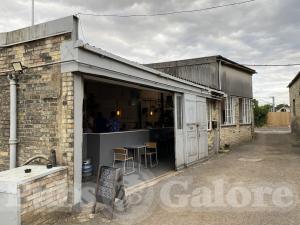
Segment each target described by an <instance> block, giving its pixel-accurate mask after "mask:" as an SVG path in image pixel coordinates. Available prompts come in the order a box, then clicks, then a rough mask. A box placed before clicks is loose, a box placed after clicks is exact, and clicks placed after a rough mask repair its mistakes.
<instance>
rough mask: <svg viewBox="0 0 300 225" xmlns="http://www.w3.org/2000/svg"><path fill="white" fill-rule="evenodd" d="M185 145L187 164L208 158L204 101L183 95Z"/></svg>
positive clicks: (193, 96) (196, 97)
mask: <svg viewBox="0 0 300 225" xmlns="http://www.w3.org/2000/svg"><path fill="white" fill-rule="evenodd" d="M184 105H185V123H186V124H185V125H186V127H185V129H186V134H185V145H186V159H187V164H191V163H193V162H196V161H198V160H200V159H202V158H205V157H207V156H208V135H207V106H206V99H205V98H202V97H198V96H196V95H187V94H186V95H185V101H184Z"/></svg>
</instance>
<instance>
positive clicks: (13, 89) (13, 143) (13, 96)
mask: <svg viewBox="0 0 300 225" xmlns="http://www.w3.org/2000/svg"><path fill="white" fill-rule="evenodd" d="M8 79H9V85H10V136H9V153H10V154H9V155H10V161H9V168H10V169H13V168H15V167H16V162H17V143H18V141H17V81H16V76H15V75H8Z"/></svg>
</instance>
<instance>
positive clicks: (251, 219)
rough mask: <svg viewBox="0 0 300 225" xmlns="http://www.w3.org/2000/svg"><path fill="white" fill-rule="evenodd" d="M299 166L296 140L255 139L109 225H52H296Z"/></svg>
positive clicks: (173, 181)
mask: <svg viewBox="0 0 300 225" xmlns="http://www.w3.org/2000/svg"><path fill="white" fill-rule="evenodd" d="M299 162H300V139H297V138H296V137H294V136H293V135H291V134H286V133H281V134H279V133H277V134H276V133H267V132H264V133H258V134H257V136H256V139H255V140H254V141H252V142H251V143H245V144H243V145H240V146H238V147H234V148H233V149H232V151H230V152H229V153H225V154H219V155H217V156H216V157H214V158H212V159H211V160H209V161H207V162H205V163H202V164H198V165H195V166H193V167H190V168H188V169H185V170H184V171H182V172H181V173H179V174H178V175H177V176H174V177H172V178H168V179H167V180H164V181H161V182H160V183H159V184H157V185H155V186H154V187H152V188H148V189H145V190H143V191H141V192H139V193H137V194H136V195H134V196H132V197H131V198H130V199H129V202H130V207H129V208H128V209H127V211H126V212H122V211H120V210H119V211H118V212H117V213H116V214H115V218H114V220H112V221H111V220H108V219H105V218H104V217H103V215H102V214H101V213H97V214H96V215H95V216H93V215H91V214H88V213H87V212H83V213H81V214H79V215H74V216H69V217H66V218H64V219H62V220H60V221H59V222H58V223H57V224H66V225H71V224H72V225H76V224H87V225H89V224H90V225H92V224H143V225H148V224H149V225H150V224H151V225H152V224H153V225H158V224H170V225H171V224H198V225H201V224H203V225H238V224H239V225H248V224H249V225H288V224H289V225H292V224H295V225H298V224H299V223H300V222H299V221H300V204H299V203H300V202H298V196H299V194H300V193H299V192H300V179H299V177H300V169H299ZM220 187H222V188H223V191H222V188H220ZM238 190H239V191H238ZM264 191H265V192H266V193H265V194H264V195H263V192H264ZM284 195H286V196H284ZM261 196H263V198H262V197H261Z"/></svg>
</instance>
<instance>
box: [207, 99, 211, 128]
mask: <svg viewBox="0 0 300 225" xmlns="http://www.w3.org/2000/svg"><path fill="white" fill-rule="evenodd" d="M211 128H212V103H211V102H210V101H209V100H208V101H207V130H211Z"/></svg>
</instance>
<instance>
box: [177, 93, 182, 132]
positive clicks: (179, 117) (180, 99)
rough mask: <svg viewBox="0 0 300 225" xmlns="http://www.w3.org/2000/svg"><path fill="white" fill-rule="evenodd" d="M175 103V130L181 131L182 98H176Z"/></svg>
mask: <svg viewBox="0 0 300 225" xmlns="http://www.w3.org/2000/svg"><path fill="white" fill-rule="evenodd" d="M176 103H177V109H176V110H177V129H179V130H181V129H182V96H179V95H177V96H176Z"/></svg>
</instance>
